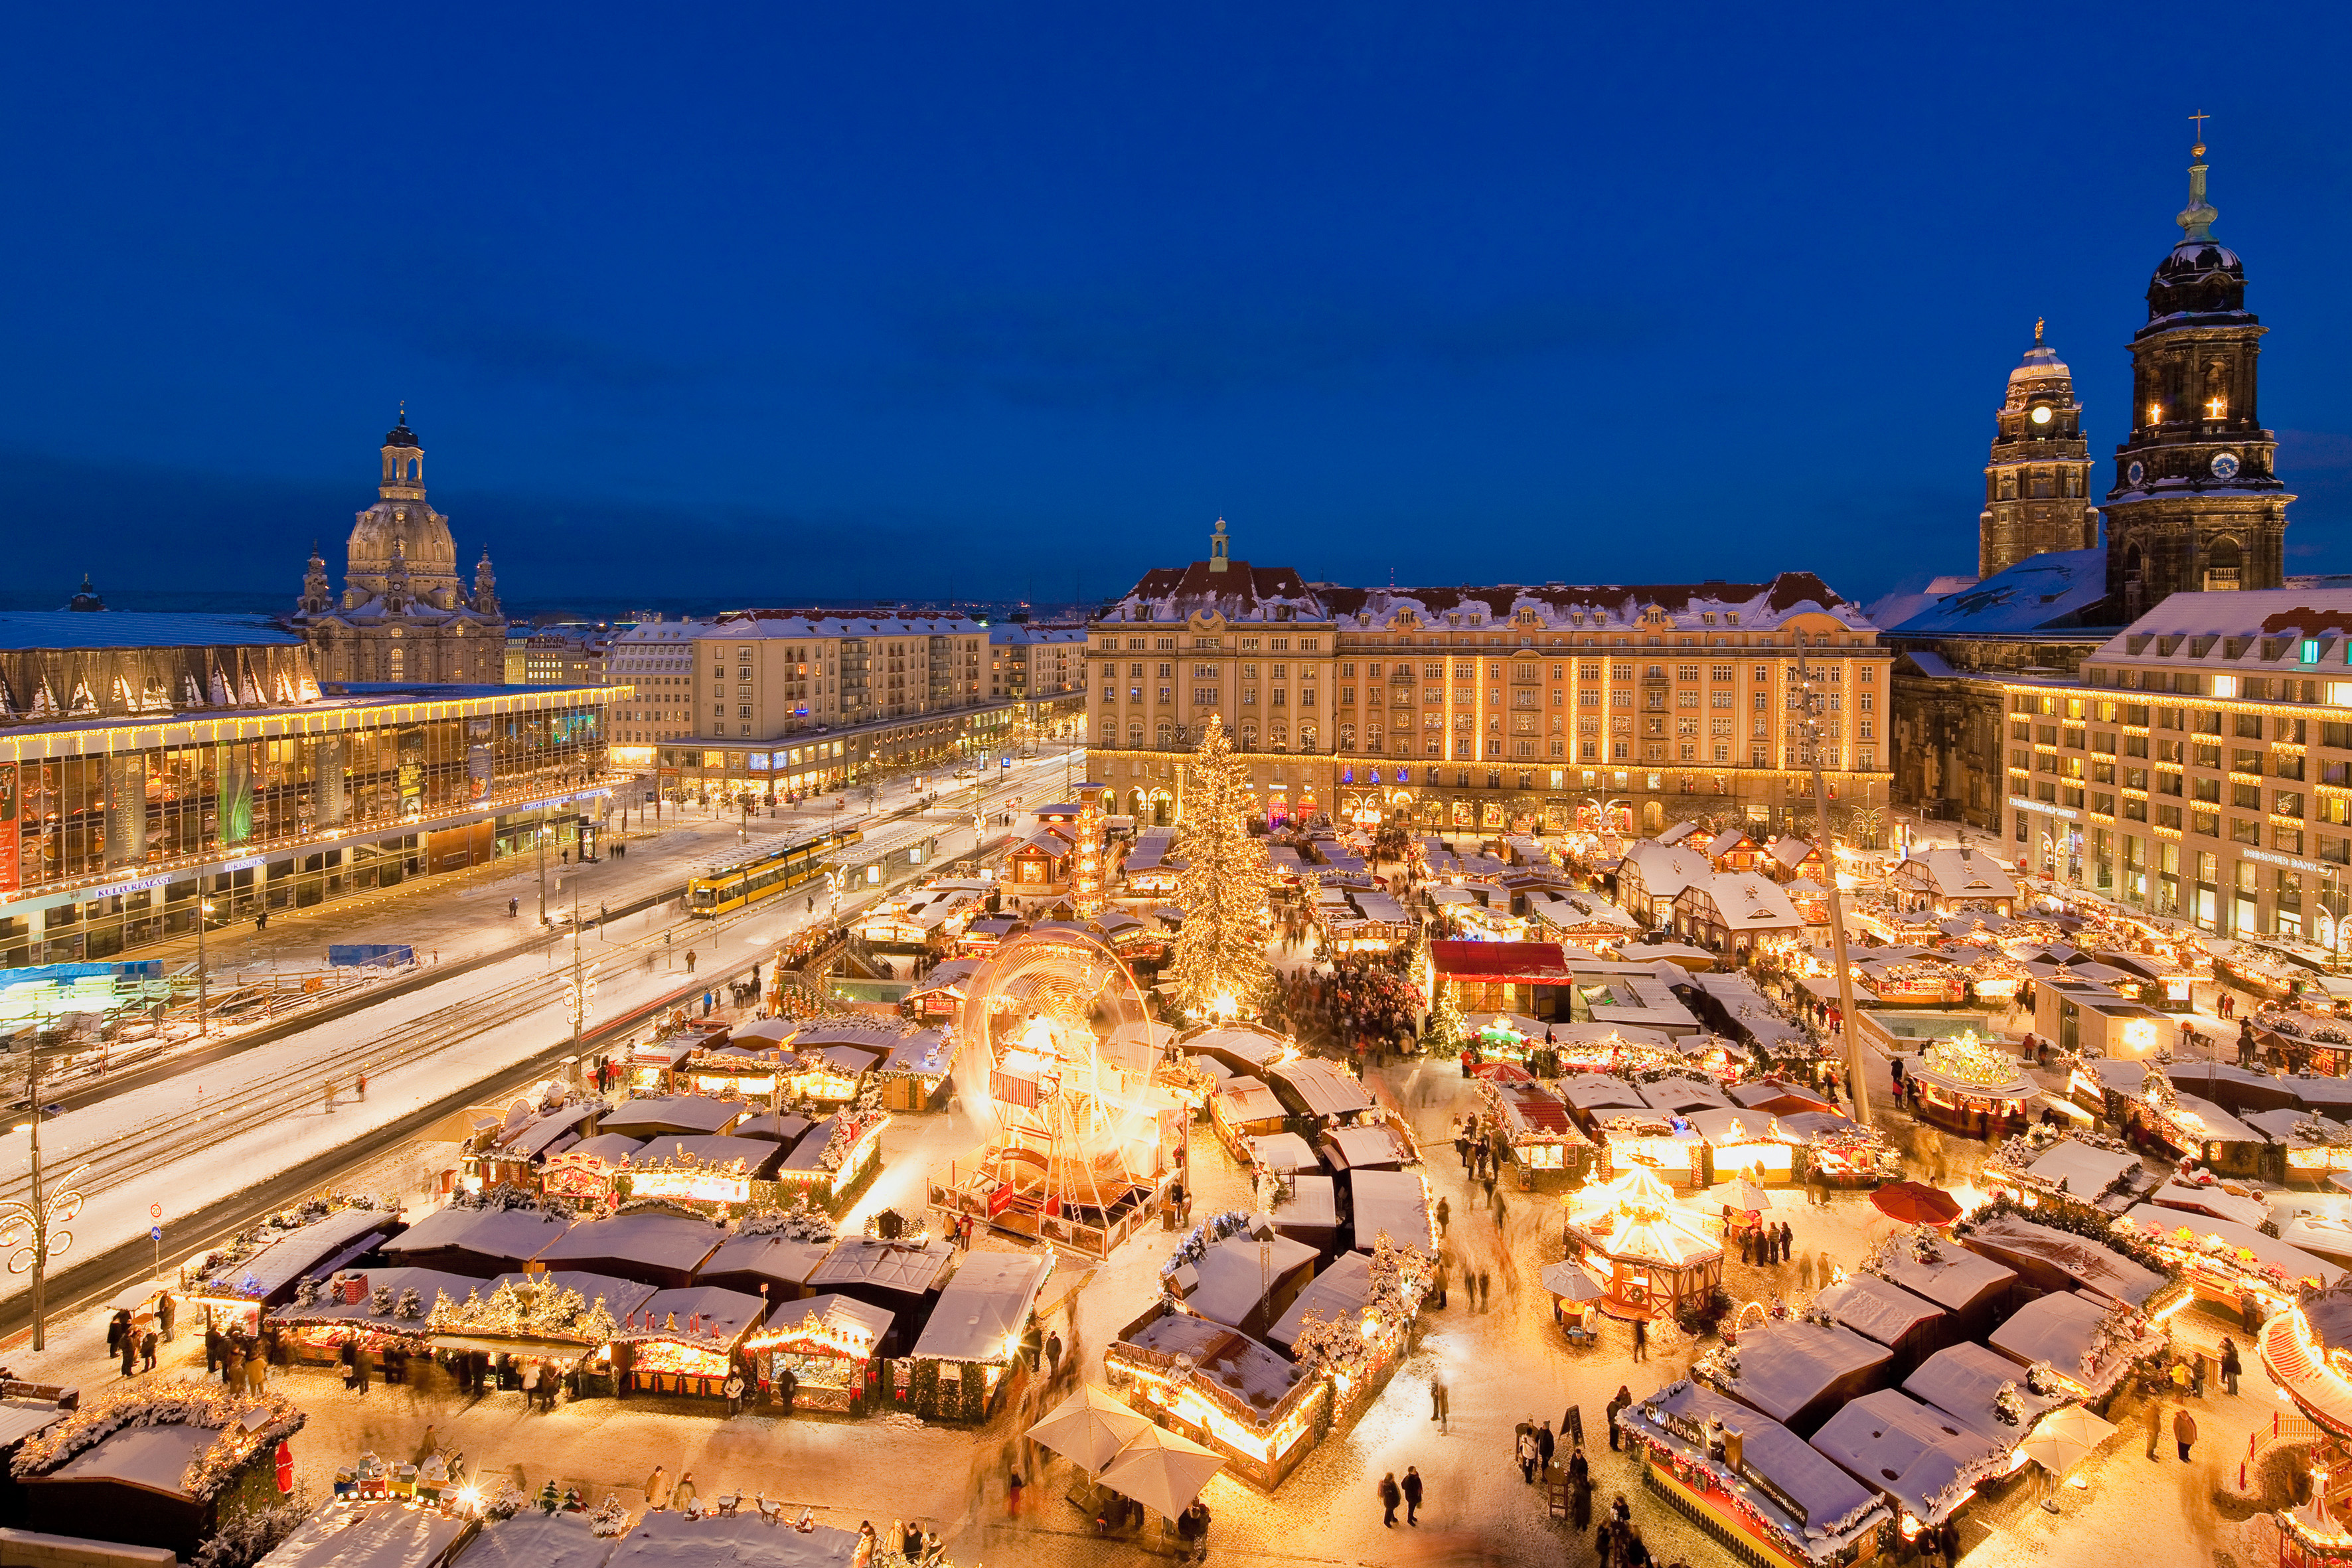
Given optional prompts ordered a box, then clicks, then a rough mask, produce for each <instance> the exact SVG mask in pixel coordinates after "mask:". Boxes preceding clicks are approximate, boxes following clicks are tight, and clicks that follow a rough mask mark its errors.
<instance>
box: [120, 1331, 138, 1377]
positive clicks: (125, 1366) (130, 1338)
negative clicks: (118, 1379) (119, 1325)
mask: <svg viewBox="0 0 2352 1568" xmlns="http://www.w3.org/2000/svg"><path fill="white" fill-rule="evenodd" d="M138 1360H139V1336H138V1335H137V1334H134V1333H132V1332H131V1330H130V1328H129V1327H128V1326H126V1327H125V1328H124V1329H123V1331H122V1375H123V1376H125V1377H136V1376H137V1375H138V1374H139V1368H138V1366H137V1364H136V1363H137V1362H138Z"/></svg>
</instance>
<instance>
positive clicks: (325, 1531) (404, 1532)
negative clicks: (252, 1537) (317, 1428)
mask: <svg viewBox="0 0 2352 1568" xmlns="http://www.w3.org/2000/svg"><path fill="white" fill-rule="evenodd" d="M473 1528H474V1521H471V1520H469V1519H463V1518H460V1517H458V1516H457V1515H455V1514H446V1513H443V1512H441V1511H440V1510H437V1509H416V1508H410V1507H408V1506H406V1505H405V1504H404V1503H398V1502H394V1501H392V1500H388V1499H387V1500H383V1501H376V1502H360V1501H336V1502H331V1503H329V1504H328V1505H327V1506H326V1507H324V1508H322V1509H320V1510H319V1511H318V1512H316V1513H314V1514H312V1515H311V1516H310V1518H308V1519H306V1520H304V1521H302V1522H301V1524H300V1525H299V1526H298V1527H297V1528H296V1529H295V1531H294V1533H293V1534H291V1535H289V1536H288V1537H287V1538H286V1540H285V1541H284V1542H282V1543H280V1544H279V1546H278V1550H277V1551H275V1552H271V1553H270V1554H269V1555H268V1556H267V1557H264V1558H263V1559H262V1560H261V1562H260V1563H259V1564H258V1568H435V1565H436V1564H437V1563H442V1562H444V1561H446V1554H447V1552H448V1551H449V1549H450V1548H451V1547H453V1546H455V1545H457V1542H458V1541H459V1539H460V1538H461V1537H463V1536H464V1535H466V1533H467V1531H471V1530H472V1529H473ZM579 1530H580V1533H581V1534H582V1535H583V1536H585V1535H586V1534H587V1533H588V1526H587V1524H586V1523H585V1521H583V1522H582V1523H581V1525H580V1526H579ZM600 1544H602V1545H603V1547H604V1552H605V1554H606V1555H609V1554H610V1553H611V1552H612V1549H613V1542H609V1541H607V1542H601V1543H600ZM467 1556H468V1558H469V1559H470V1558H471V1556H472V1553H471V1552H468V1553H467ZM603 1560H604V1559H603V1557H598V1558H597V1559H595V1561H597V1562H602V1561H603Z"/></svg>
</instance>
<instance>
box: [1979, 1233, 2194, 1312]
mask: <svg viewBox="0 0 2352 1568" xmlns="http://www.w3.org/2000/svg"><path fill="white" fill-rule="evenodd" d="M1966 1241H1967V1244H1968V1245H1969V1247H1972V1248H1975V1249H1978V1250H1980V1251H1987V1252H1990V1253H1991V1254H1993V1255H1994V1256H1995V1257H1997V1258H2000V1260H2001V1261H2003V1262H2007V1263H2011V1266H2012V1267H2014V1266H2015V1261H2014V1260H2020V1259H2022V1260H2027V1261H2030V1262H2033V1263H2039V1264H2042V1266H2044V1267H2046V1268H2054V1269H2056V1270H2058V1271H2059V1272H2060V1273H2062V1274H2064V1275H2065V1276H2066V1277H2067V1278H2068V1279H2072V1280H2074V1283H2075V1285H2076V1286H2077V1288H2079V1289H2084V1290H2088V1291H2093V1292H2095V1293H2096V1294H2098V1295H2100V1296H2104V1297H2106V1298H2108V1299H2109V1300H2116V1301H2124V1302H2127V1303H2129V1304H2130V1305H2132V1306H2135V1307H2137V1306H2140V1305H2143V1304H2144V1303H2146V1301H2147V1299H2148V1298H2149V1297H2150V1296H2153V1295H2154V1294H2156V1291H2157V1289H2158V1287H2159V1286H2161V1285H2162V1284H2163V1283H2164V1277H2163V1276H2162V1275H2160V1274H2158V1273H2156V1272H2155V1271H2153V1270H2151V1269H2147V1268H2141V1267H2140V1266H2139V1265H2138V1264H2137V1263H2134V1262H2133V1261H2132V1260H2131V1259H2130V1258H2126V1257H2125V1256H2124V1255H2123V1254H2122V1253H2120V1252H2115V1251H2112V1250H2110V1249H2109V1248H2107V1247H2104V1246H2101V1245H2100V1244H2099V1243H2098V1242H2095V1241H2092V1240H2089V1239H2087V1238H2085V1237H2079V1236H2075V1235H2074V1234H2073V1233H2072V1232H2070V1231H2063V1230H2058V1229H2055V1228H2053V1227H2052V1226H2046V1225H2036V1224H2034V1223H2033V1222H2032V1221H2031V1220H2026V1219H2020V1218H2019V1217H2018V1216H2017V1215H1993V1216H1992V1217H1991V1218H1990V1219H1985V1220H1979V1221H1978V1222H1977V1223H1976V1224H1975V1225H1974V1226H1971V1227H1970V1229H1969V1234H1968V1236H1967V1237H1966Z"/></svg>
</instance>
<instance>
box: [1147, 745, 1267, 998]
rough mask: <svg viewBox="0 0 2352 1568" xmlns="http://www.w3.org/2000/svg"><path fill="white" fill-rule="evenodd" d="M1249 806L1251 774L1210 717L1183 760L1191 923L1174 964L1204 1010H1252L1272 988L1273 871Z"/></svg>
mask: <svg viewBox="0 0 2352 1568" xmlns="http://www.w3.org/2000/svg"><path fill="white" fill-rule="evenodd" d="M1249 813H1250V798H1249V784H1248V780H1247V777H1246V776H1245V774H1244V771H1243V768H1242V765H1241V764H1240V763H1237V762H1235V761H1234V748H1233V745H1232V742H1229V741H1227V740H1226V739H1225V728H1224V725H1223V724H1222V723H1221V722H1219V721H1217V720H1215V719H1211V720H1210V721H1209V727H1208V728H1207V729H1206V730H1205V731H1202V735H1201V744H1200V746H1199V748H1198V749H1197V750H1196V751H1194V752H1193V753H1192V760H1191V761H1190V762H1188V763H1185V765H1184V819H1183V821H1182V822H1181V824H1180V825H1179V826H1178V827H1177V829H1176V840H1175V844H1174V846H1173V848H1174V850H1175V853H1176V854H1177V855H1178V856H1179V857H1181V858H1182V859H1183V860H1184V862H1185V865H1184V869H1183V870H1182V871H1181V873H1179V875H1178V877H1177V879H1176V902H1177V904H1178V905H1179V906H1180V907H1181V909H1182V910H1183V911H1184V927H1183V929H1182V930H1181V931H1178V932H1177V933H1176V954H1175V958H1174V960H1173V962H1172V963H1171V964H1170V966H1169V970H1168V974H1169V978H1170V979H1171V980H1173V981H1174V982H1175V984H1176V1000H1177V1003H1178V1005H1181V1007H1183V1009H1184V1010H1185V1011H1186V1012H1188V1013H1192V1014H1195V1015H1198V1016H1202V1017H1210V1016H1217V1015H1219V1014H1222V1013H1223V1012H1225V1011H1227V1010H1228V1009H1230V1010H1231V1011H1232V1012H1233V1013H1234V1015H1236V1016H1244V1017H1246V1016H1250V1015H1252V1014H1255V1012H1256V1011H1257V1010H1258V1008H1259V1007H1260V1006H1262V1005H1264V1004H1265V997H1266V993H1267V992H1268V990H1269V989H1270V988H1271V984H1272V972H1271V971H1270V970H1269V969H1268V967H1267V965H1266V962H1265V929H1264V928H1263V926H1261V924H1260V923H1259V915H1260V912H1261V911H1262V910H1264V909H1265V888H1266V879H1267V876H1268V874H1269V873H1268V870H1267V865H1266V858H1265V845H1263V844H1261V843H1259V842H1258V841H1257V840H1256V839H1255V838H1253V837H1250V831H1249Z"/></svg>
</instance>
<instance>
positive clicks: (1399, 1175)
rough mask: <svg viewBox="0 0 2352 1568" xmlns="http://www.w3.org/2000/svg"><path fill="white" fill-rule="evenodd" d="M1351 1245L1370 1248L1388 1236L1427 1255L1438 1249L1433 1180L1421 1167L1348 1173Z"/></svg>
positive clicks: (1402, 1245) (1397, 1242) (1356, 1248)
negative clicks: (1432, 1188) (1431, 1200)
mask: <svg viewBox="0 0 2352 1568" xmlns="http://www.w3.org/2000/svg"><path fill="white" fill-rule="evenodd" d="M1346 1191H1347V1195H1348V1219H1349V1235H1350V1236H1351V1237H1352V1238H1353V1239H1352V1240H1351V1242H1350V1243H1349V1245H1350V1246H1351V1247H1353V1248H1354V1249H1355V1250H1356V1251H1358V1252H1370V1250H1372V1246H1373V1243H1374V1242H1375V1241H1376V1240H1377V1239H1378V1238H1379V1237H1383V1236H1385V1237H1388V1238H1389V1240H1391V1241H1392V1242H1394V1243H1395V1244H1396V1245H1397V1246H1399V1247H1411V1248H1414V1249H1416V1250H1418V1251H1420V1252H1422V1253H1423V1254H1424V1255H1430V1256H1433V1255H1434V1254H1435V1253H1436V1251H1437V1222H1436V1220H1435V1218H1434V1217H1433V1215H1432V1213H1431V1210H1430V1200H1429V1183H1428V1181H1427V1179H1426V1178H1424V1177H1423V1175H1422V1173H1420V1172H1418V1171H1350V1172H1349V1173H1348V1174H1347V1177H1346Z"/></svg>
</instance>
